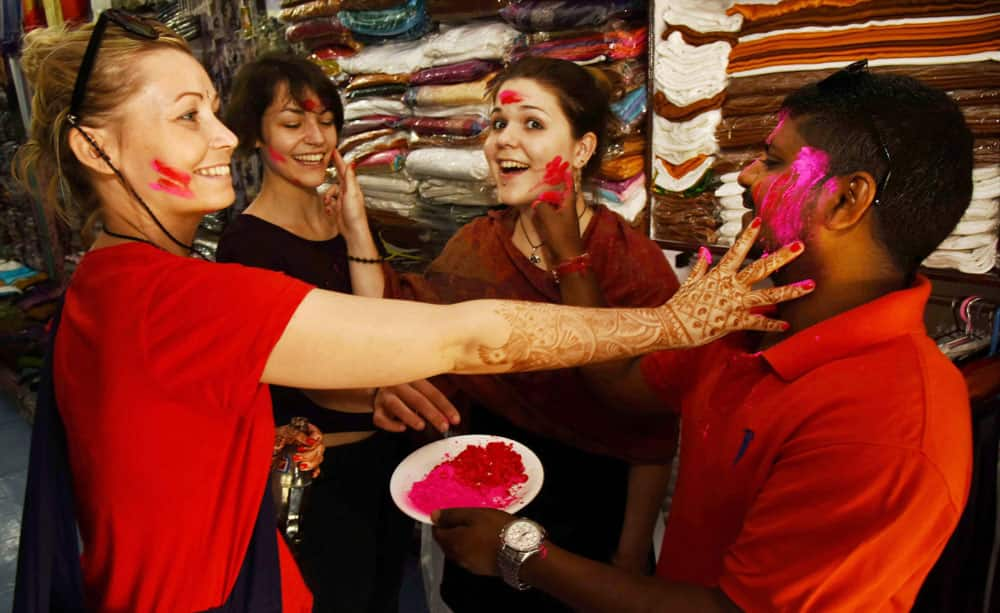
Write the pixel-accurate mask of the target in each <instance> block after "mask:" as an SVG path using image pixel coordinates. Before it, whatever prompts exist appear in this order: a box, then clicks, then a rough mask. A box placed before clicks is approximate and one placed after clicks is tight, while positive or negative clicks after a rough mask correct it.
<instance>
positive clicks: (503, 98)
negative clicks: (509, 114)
mask: <svg viewBox="0 0 1000 613" xmlns="http://www.w3.org/2000/svg"><path fill="white" fill-rule="evenodd" d="M498 98H499V99H500V104H514V103H516V102H522V101H523V100H524V97H523V96H521V94H519V93H517V92H516V91H514V90H512V89H505V90H503V91H502V92H500V95H499V96H498Z"/></svg>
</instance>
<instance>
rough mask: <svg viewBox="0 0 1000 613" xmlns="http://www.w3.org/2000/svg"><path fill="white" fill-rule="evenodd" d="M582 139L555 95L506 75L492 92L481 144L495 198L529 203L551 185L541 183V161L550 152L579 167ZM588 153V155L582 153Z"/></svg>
mask: <svg viewBox="0 0 1000 613" xmlns="http://www.w3.org/2000/svg"><path fill="white" fill-rule="evenodd" d="M582 142H583V139H576V138H574V137H573V131H572V127H571V126H570V123H569V120H568V119H567V118H566V115H565V113H564V112H563V111H562V108H561V107H560V106H559V101H558V99H557V98H556V96H555V95H553V94H552V93H551V92H549V91H548V90H547V89H545V88H544V87H542V86H541V85H539V84H538V83H537V82H536V81H534V80H531V79H520V78H518V79H511V80H509V81H506V82H504V83H503V84H502V85H501V86H500V89H499V91H498V92H497V95H496V99H495V100H494V108H493V111H492V113H491V115H490V130H489V133H488V134H487V137H486V142H485V144H484V145H483V150H484V152H485V153H486V159H487V161H488V162H489V165H490V172H491V174H492V176H493V179H494V180H495V181H496V185H497V196H498V197H499V199H500V202H502V203H504V204H508V205H511V206H524V205H530V204H531V203H532V202H534V201H535V200H536V199H537V198H538V196H539V195H540V194H541V193H542V192H544V191H546V190H549V189H551V186H546V185H543V179H544V178H545V174H546V166H547V165H548V164H549V163H550V162H551V161H552V160H553V159H554V158H555V157H556V156H560V157H562V159H564V160H568V161H570V162H571V165H572V166H573V167H576V168H580V167H582V165H583V163H585V162H586V158H584V159H583V160H582V162H583V163H581V161H580V157H581V143H582ZM586 157H589V156H586Z"/></svg>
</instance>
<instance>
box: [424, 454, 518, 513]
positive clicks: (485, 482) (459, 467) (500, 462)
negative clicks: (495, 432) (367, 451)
mask: <svg viewBox="0 0 1000 613" xmlns="http://www.w3.org/2000/svg"><path fill="white" fill-rule="evenodd" d="M445 457H447V456H445ZM527 480H528V475H526V474H525V473H524V462H522V461H521V455H520V454H519V453H517V452H516V451H514V448H513V446H512V445H511V444H510V443H501V442H494V443H487V444H486V445H469V446H468V447H466V448H465V449H464V450H463V451H462V453H460V454H458V455H457V456H455V457H454V458H452V459H449V460H445V461H444V462H441V463H440V464H438V465H437V466H435V467H434V468H433V469H432V470H431V471H430V472H429V473H427V476H426V477H424V478H423V479H421V480H420V481H417V482H416V483H414V484H413V487H412V488H411V489H410V502H411V503H412V504H413V506H414V507H415V508H416V509H417V510H419V511H421V512H423V513H427V514H428V515H430V514H431V513H433V512H434V511H436V510H437V509H447V508H451V507H492V508H495V509H502V508H505V507H507V506H508V505H510V504H511V503H512V502H514V500H515V498H516V497H515V496H514V494H512V493H511V489H512V488H513V487H514V486H516V485H518V484H521V483H524V482H525V481H527Z"/></svg>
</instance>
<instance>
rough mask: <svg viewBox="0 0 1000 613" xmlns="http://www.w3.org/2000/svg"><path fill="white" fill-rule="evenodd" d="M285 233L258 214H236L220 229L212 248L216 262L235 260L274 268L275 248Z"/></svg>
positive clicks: (250, 264) (283, 238) (276, 251)
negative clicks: (221, 231) (214, 247)
mask: <svg viewBox="0 0 1000 613" xmlns="http://www.w3.org/2000/svg"><path fill="white" fill-rule="evenodd" d="M286 236H287V233H286V232H285V230H283V229H281V228H280V227H278V226H276V225H274V224H272V223H269V222H267V221H264V220H263V219H260V218H259V217H255V216H253V215H247V214H246V213H243V214H240V215H237V216H236V217H235V218H234V219H233V220H232V221H230V222H229V224H228V225H227V226H226V229H225V231H223V233H222V236H221V237H220V238H219V246H218V248H217V249H216V252H215V259H216V261H218V262H237V263H240V264H246V265H248V266H258V267H262V268H273V267H274V266H273V264H274V263H275V258H274V257H272V255H273V254H277V253H278V252H279V251H280V250H278V249H275V248H274V247H275V246H276V245H279V244H281V243H283V242H284V241H285V238H286Z"/></svg>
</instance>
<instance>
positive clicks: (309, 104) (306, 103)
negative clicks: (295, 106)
mask: <svg viewBox="0 0 1000 613" xmlns="http://www.w3.org/2000/svg"><path fill="white" fill-rule="evenodd" d="M302 108H304V109H305V110H307V111H309V112H310V113H311V112H313V111H315V110H316V109H318V108H319V101H318V100H315V99H313V98H306V99H305V100H303V101H302Z"/></svg>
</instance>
